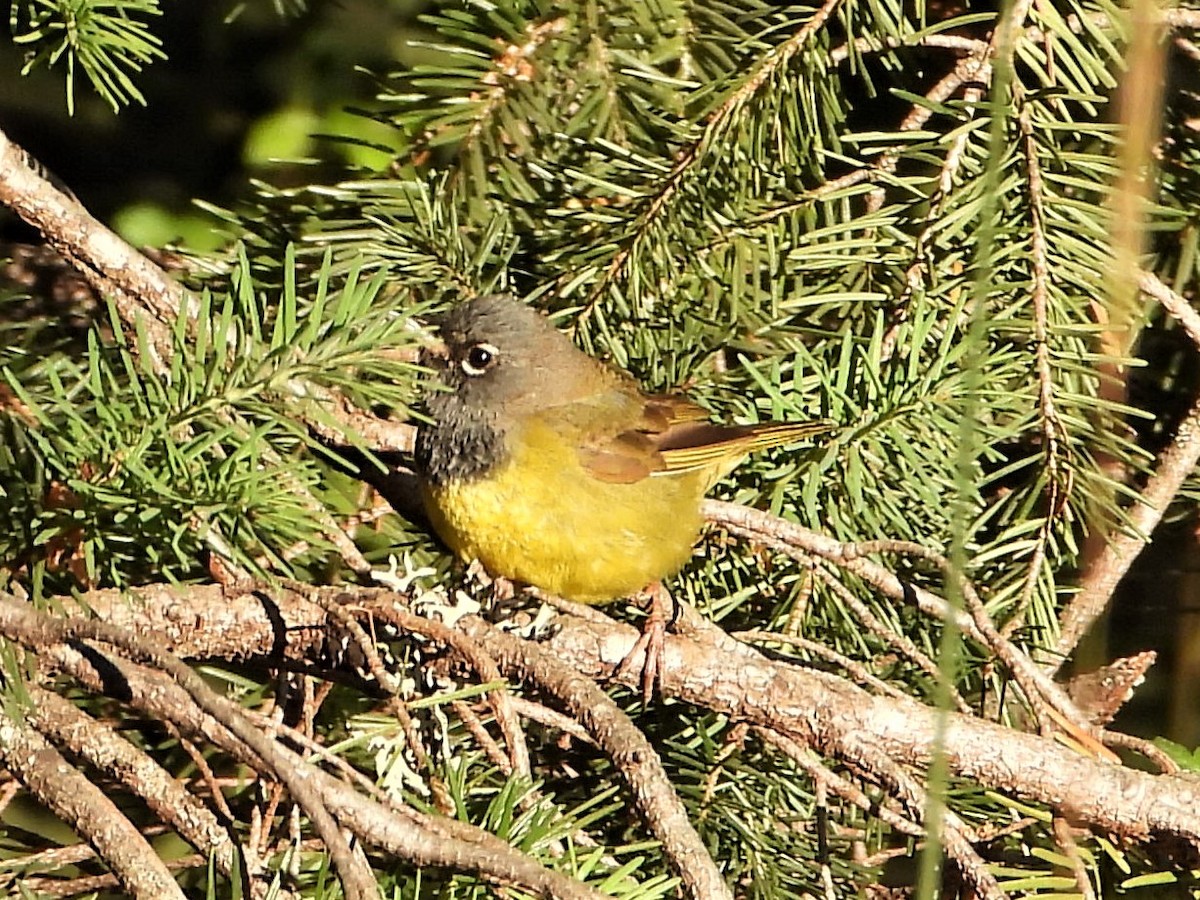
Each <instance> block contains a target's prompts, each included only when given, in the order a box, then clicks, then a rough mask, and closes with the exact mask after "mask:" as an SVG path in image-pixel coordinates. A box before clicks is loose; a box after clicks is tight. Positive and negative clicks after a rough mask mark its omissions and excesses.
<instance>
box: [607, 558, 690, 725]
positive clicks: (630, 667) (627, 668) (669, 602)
mask: <svg viewBox="0 0 1200 900" xmlns="http://www.w3.org/2000/svg"><path fill="white" fill-rule="evenodd" d="M639 597H645V598H647V599H648V600H649V604H650V610H649V614H648V615H647V616H646V621H645V623H644V624H643V625H642V633H641V635H640V636H639V637H638V639H637V641H636V642H634V645H633V646H632V647H631V648H630V649H629V652H628V653H627V654H625V658H624V659H623V660H621V663H620V665H618V666H617V668H616V671H615V672H613V677H614V678H623V677H626V676H630V675H633V674H635V673H636V672H637V670H638V668H639V666H640V667H641V683H642V703H643V704H645V705H649V703H650V700H651V698H652V697H653V696H654V689H655V686H656V685H657V686H658V687H660V688H661V686H662V684H661V679H662V662H663V655H664V653H665V651H666V639H667V628H668V627H669V626H670V625H671V624H673V623H674V621H675V615H676V612H677V608H676V606H675V601H674V599H672V597H671V594H670V592H669V591H668V590H667V589H666V588H665V587H663V586H662V583H661V582H657V581H656V582H655V583H654V584H652V585H650V586H649V587H648V588H646V589H645V590H644V591H642V592H641V593H640V594H639Z"/></svg>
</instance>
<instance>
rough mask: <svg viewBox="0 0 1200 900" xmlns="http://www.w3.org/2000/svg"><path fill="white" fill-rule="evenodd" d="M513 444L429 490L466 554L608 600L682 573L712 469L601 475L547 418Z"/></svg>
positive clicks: (442, 530) (491, 567) (442, 522)
mask: <svg viewBox="0 0 1200 900" xmlns="http://www.w3.org/2000/svg"><path fill="white" fill-rule="evenodd" d="M511 451H512V452H511V456H510V458H509V460H508V461H507V462H505V463H504V464H502V465H501V466H500V467H498V468H497V469H496V470H494V471H492V472H491V473H489V474H488V475H485V476H483V477H482V478H478V479H474V480H470V481H466V482H451V483H449V484H446V485H427V486H426V487H425V489H424V490H425V505H426V508H427V509H428V511H429V515H430V518H431V520H432V522H433V525H434V528H435V529H436V530H437V532H438V534H439V535H440V536H441V538H442V540H443V541H445V542H446V544H447V545H448V546H449V547H450V548H451V549H452V550H453V551H454V552H455V553H457V554H458V556H460V557H461V558H462V559H464V560H471V559H478V560H479V561H480V562H481V563H483V565H484V566H485V567H486V568H487V570H488V571H489V572H490V573H492V574H493V575H502V576H504V577H506V578H511V579H513V580H515V581H521V582H525V583H528V584H532V585H534V586H536V587H539V588H542V589H543V590H546V591H549V592H550V593H553V594H557V595H559V596H561V597H566V598H568V599H571V600H577V601H580V602H583V603H602V602H604V601H607V600H613V599H616V598H618V597H623V596H627V595H629V594H632V593H634V592H636V591H638V590H641V589H642V588H644V587H646V585H648V584H650V583H651V582H653V581H655V580H657V579H660V578H665V577H667V576H668V575H672V574H674V573H675V572H676V571H678V569H679V568H680V567H681V566H682V565H683V564H684V563H685V562H686V561H687V560H688V558H689V557H690V555H691V552H692V546H693V544H694V543H695V541H696V538H697V536H698V535H699V533H700V525H701V519H700V499H701V497H702V495H703V493H704V490H705V489H706V487H707V486H708V483H709V481H710V480H711V476H710V475H708V474H706V473H698V472H682V473H678V474H673V475H662V476H658V477H653V478H646V479H643V480H641V481H639V482H636V483H634V484H614V483H609V482H602V481H598V480H596V479H595V478H593V477H591V476H589V475H588V474H587V472H586V471H585V470H584V469H583V467H582V466H581V464H580V461H579V456H578V453H577V451H576V449H575V447H574V446H572V445H570V443H569V442H567V441H565V440H563V439H562V438H561V437H559V436H558V435H556V434H555V433H554V432H553V431H551V429H550V428H548V427H546V426H545V425H544V424H540V423H535V424H532V425H530V426H529V427H528V428H526V429H525V431H524V432H523V433H522V434H521V435H520V436H519V437H518V438H516V439H515V440H514V441H513V447H512V448H511Z"/></svg>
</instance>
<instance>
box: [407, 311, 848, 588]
mask: <svg viewBox="0 0 1200 900" xmlns="http://www.w3.org/2000/svg"><path fill="white" fill-rule="evenodd" d="M438 332H439V336H440V338H441V343H440V344H439V345H436V349H435V350H433V351H431V352H428V353H427V354H426V365H427V366H428V368H429V370H430V371H431V373H432V376H433V380H434V382H435V384H434V385H433V386H432V388H431V390H429V391H428V393H427V397H426V400H425V406H426V413H427V416H428V419H429V423H428V424H425V425H423V426H422V427H421V428H420V430H419V432H418V434H417V439H416V445H415V461H416V467H417V471H418V475H419V479H420V490H421V496H422V500H423V503H424V506H425V509H426V512H427V514H428V516H429V519H430V522H431V524H432V525H433V528H434V531H435V532H436V533H437V534H438V536H439V537H440V538H441V539H442V541H443V542H444V543H445V544H446V545H447V547H449V549H450V550H451V551H453V552H454V553H455V554H456V555H457V556H458V557H460V558H461V559H463V560H464V561H467V562H472V561H475V560H478V562H479V563H480V564H482V566H483V567H484V569H486V570H487V572H488V574H490V575H492V576H501V577H503V578H506V579H508V580H510V581H513V582H517V583H523V584H526V585H530V586H533V587H535V588H538V589H540V590H542V591H543V592H546V593H549V594H553V595H556V596H559V597H562V598H565V599H567V600H574V601H577V602H581V603H585V604H600V603H607V602H611V601H613V600H617V599H620V598H624V597H630V596H633V595H635V594H637V593H639V592H642V591H644V590H645V589H647V588H648V587H654V586H658V585H661V582H662V580H663V579H665V578H668V577H670V576H672V575H674V574H675V573H676V572H678V570H679V569H681V568H682V567H683V566H684V564H685V563H686V562H687V561H688V560H689V559H690V558H691V555H692V552H693V548H694V546H695V544H696V543H697V541H698V539H699V535H700V531H701V528H702V526H703V521H702V516H701V513H700V505H701V502H702V500H703V498H704V495H705V493H706V492H707V491H708V490H709V489H710V488H711V487H712V486H713V485H714V483H715V482H716V481H717V480H718V479H720V478H721V477H723V476H724V475H726V474H728V473H729V472H730V471H731V470H732V469H733V468H734V467H735V466H736V465H737V464H738V463H739V462H740V461H741V459H742V458H743V457H745V456H746V455H747V454H749V453H752V452H754V451H757V450H763V449H766V448H769V447H775V446H779V445H782V444H787V443H792V442H796V441H799V440H802V439H805V438H809V437H812V436H814V435H816V434H820V433H821V432H824V431H828V430H829V428H830V425H829V423H827V422H824V421H817V422H795V423H779V422H767V423H760V424H754V425H724V424H718V423H714V422H711V421H709V415H710V414H709V413H708V412H707V411H706V410H705V409H704V408H702V407H701V406H699V405H698V404H696V403H695V402H693V401H692V400H690V399H688V398H687V397H686V396H684V395H682V394H678V393H676V394H655V393H649V392H646V391H643V390H642V388H641V387H640V386H639V384H638V383H637V381H636V380H635V379H634V378H633V377H632V376H630V375H629V374H627V373H626V372H624V371H621V370H619V369H617V368H615V367H613V366H611V365H609V364H607V363H605V362H603V361H602V360H600V359H597V358H595V357H592V356H589V355H588V354H587V353H585V352H583V351H582V350H580V349H579V348H578V347H576V346H575V344H574V343H573V342H572V341H571V340H570V338H568V337H567V335H565V334H564V333H562V332H561V331H559V330H558V329H557V328H555V327H554V326H553V324H552V323H551V322H550V320H549V319H547V318H546V317H545V316H543V315H542V314H541V313H539V312H538V311H537V310H536V309H534V308H533V307H531V306H528V305H526V304H524V303H521V302H520V301H518V300H517V299H515V298H514V297H512V296H511V295H507V294H489V295H482V296H478V297H476V298H474V299H470V300H467V301H464V302H461V303H459V304H458V305H456V306H455V307H453V308H452V309H451V310H450V311H449V312H447V313H445V314H444V315H443V316H442V317H441V319H440V322H439V323H438ZM653 596H654V595H653V594H652V597H653Z"/></svg>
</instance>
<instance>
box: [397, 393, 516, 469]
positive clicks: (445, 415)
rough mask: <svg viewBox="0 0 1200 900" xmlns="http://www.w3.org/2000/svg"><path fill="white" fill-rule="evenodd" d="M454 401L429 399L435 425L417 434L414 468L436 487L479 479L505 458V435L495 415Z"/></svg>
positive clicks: (449, 399) (446, 397)
mask: <svg viewBox="0 0 1200 900" xmlns="http://www.w3.org/2000/svg"><path fill="white" fill-rule="evenodd" d="M455 400H456V398H455V397H454V396H453V395H443V396H442V397H438V398H437V400H432V399H431V401H430V403H429V407H430V408H429V414H430V415H431V416H432V417H433V418H434V423H433V424H432V425H422V426H421V429H420V431H418V432H417V444H416V448H415V451H414V455H415V457H416V461H417V465H418V466H419V467H420V471H421V474H422V475H423V476H424V477H425V479H426V480H428V481H429V482H430V483H432V484H435V485H438V486H442V485H445V484H448V483H449V482H453V481H460V482H461V481H474V480H476V479H478V478H482V477H483V476H485V475H487V474H488V473H489V472H491V471H493V470H494V469H495V468H496V467H497V466H499V465H500V464H501V463H503V462H504V460H505V459H506V457H507V450H506V448H505V441H504V432H503V431H502V430H501V429H500V427H499V426H498V424H497V423H496V419H495V416H492V415H489V414H487V413H484V412H480V411H477V410H471V409H467V408H465V407H464V406H463V405H462V404H461V403H458V402H454V401H455ZM447 401H449V402H447Z"/></svg>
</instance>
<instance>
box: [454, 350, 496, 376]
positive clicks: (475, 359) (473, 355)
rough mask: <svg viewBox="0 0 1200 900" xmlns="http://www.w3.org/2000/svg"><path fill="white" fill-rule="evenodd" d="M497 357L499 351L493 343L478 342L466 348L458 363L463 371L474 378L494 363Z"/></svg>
mask: <svg viewBox="0 0 1200 900" xmlns="http://www.w3.org/2000/svg"><path fill="white" fill-rule="evenodd" d="M499 358H500V351H499V350H498V349H497V348H496V346H495V345H494V344H488V343H478V344H475V345H474V346H472V347H471V348H470V349H469V350H467V353H466V356H464V357H463V358H462V360H461V361H460V363H459V364H460V365H461V366H462V370H463V371H464V372H466V373H467V374H468V375H470V376H471V377H472V378H475V377H478V376H480V375H482V374H483V373H484V372H486V371H487V370H488V369H490V368H491V367H492V366H493V365H495V363H496V360H497V359H499Z"/></svg>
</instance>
